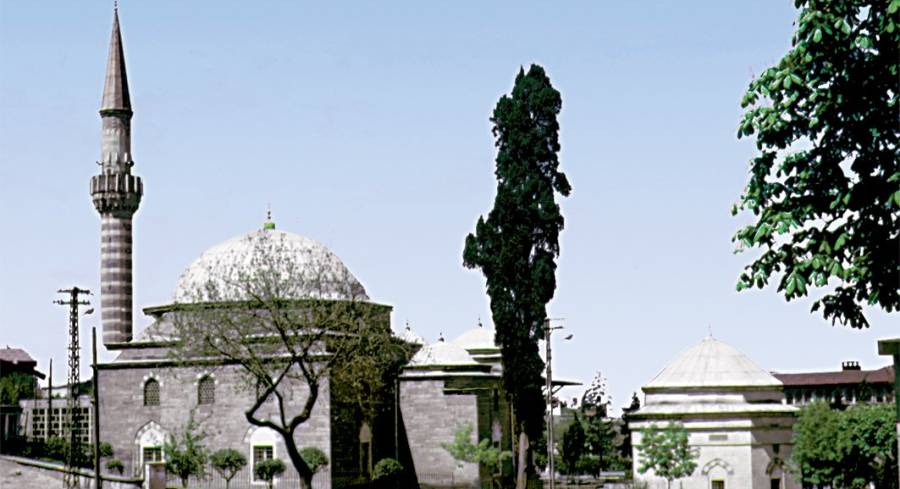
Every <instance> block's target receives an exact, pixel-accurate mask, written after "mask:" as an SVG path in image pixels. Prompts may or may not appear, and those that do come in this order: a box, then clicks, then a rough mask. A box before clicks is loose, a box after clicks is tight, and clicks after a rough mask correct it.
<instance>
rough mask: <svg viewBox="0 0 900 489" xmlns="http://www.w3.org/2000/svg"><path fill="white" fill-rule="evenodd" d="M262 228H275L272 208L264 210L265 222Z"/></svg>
mask: <svg viewBox="0 0 900 489" xmlns="http://www.w3.org/2000/svg"><path fill="white" fill-rule="evenodd" d="M263 229H275V221H273V220H272V208H271V207H269V209H268V210H266V222H264V223H263Z"/></svg>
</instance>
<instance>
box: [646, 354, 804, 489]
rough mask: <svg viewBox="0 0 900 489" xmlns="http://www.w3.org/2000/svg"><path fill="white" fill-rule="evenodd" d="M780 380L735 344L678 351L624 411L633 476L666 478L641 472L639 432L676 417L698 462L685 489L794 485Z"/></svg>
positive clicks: (791, 412) (658, 482) (659, 483)
mask: <svg viewBox="0 0 900 489" xmlns="http://www.w3.org/2000/svg"><path fill="white" fill-rule="evenodd" d="M782 389H783V385H782V383H781V381H779V380H778V379H776V378H775V377H774V376H772V375H771V374H770V373H769V372H766V371H765V370H763V369H761V368H759V367H758V366H756V365H755V364H754V363H753V362H752V361H750V360H749V359H748V358H747V357H746V356H744V355H743V354H742V353H740V352H739V351H738V350H737V349H735V348H734V347H732V346H730V345H728V344H726V343H723V342H721V341H719V340H716V339H714V338H712V337H711V336H709V337H707V338H705V339H704V340H703V341H701V342H700V343H698V344H697V345H695V346H693V347H691V348H689V349H688V350H686V351H685V352H683V353H681V354H680V355H679V356H677V357H676V358H675V359H674V360H673V361H672V362H670V363H669V364H668V365H667V366H666V367H665V368H663V370H662V371H661V372H660V373H659V374H658V375H657V376H656V377H654V378H653V379H652V380H651V381H650V382H649V383H648V384H647V385H645V386H644V387H643V391H644V395H645V402H644V405H643V406H642V407H641V408H640V409H639V410H638V411H637V412H635V413H632V414H631V415H630V416H629V418H628V419H629V428H630V429H631V436H632V446H633V460H634V478H635V479H643V480H646V481H647V482H648V483H649V484H650V487H653V488H664V487H666V481H665V480H664V479H662V478H660V477H657V476H656V475H655V474H654V473H653V472H652V471H650V472H648V473H645V474H641V473H640V472H639V467H640V465H641V460H642V459H641V452H640V445H641V440H642V433H641V430H642V429H644V428H648V427H654V426H655V427H659V428H661V427H664V426H666V425H667V424H668V423H671V422H676V423H681V424H682V425H683V426H684V428H685V429H686V430H687V432H688V434H689V443H690V446H691V448H692V449H693V450H694V451H695V453H696V455H697V458H696V463H697V468H696V470H695V471H694V472H693V474H691V475H690V476H689V477H685V478H683V479H680V484H681V487H682V488H683V489H799V488H800V484H799V483H798V482H797V481H796V480H795V479H794V477H793V475H792V474H791V472H790V471H789V470H788V469H787V466H786V461H787V460H788V459H789V458H790V453H791V447H792V444H791V431H792V427H793V423H794V418H795V413H796V411H797V408H796V407H793V406H788V405H785V404H784V402H783V391H782Z"/></svg>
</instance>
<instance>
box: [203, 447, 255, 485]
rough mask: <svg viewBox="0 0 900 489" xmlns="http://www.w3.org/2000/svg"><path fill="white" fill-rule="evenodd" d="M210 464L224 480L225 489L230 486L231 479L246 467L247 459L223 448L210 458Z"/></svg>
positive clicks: (236, 452) (240, 454)
mask: <svg viewBox="0 0 900 489" xmlns="http://www.w3.org/2000/svg"><path fill="white" fill-rule="evenodd" d="M209 460H210V462H211V463H212V466H213V468H214V469H216V472H218V473H219V475H221V476H222V478H223V479H225V489H228V486H229V485H230V484H231V479H234V476H235V475H237V473H238V472H240V470H241V469H243V468H244V466H245V465H247V457H245V456H244V454H242V453H241V452H239V451H237V450H235V449H233V448H223V449H221V450H218V451H216V452H215V453H213V454H212V456H211V457H210V459H209Z"/></svg>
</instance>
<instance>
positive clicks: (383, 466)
mask: <svg viewBox="0 0 900 489" xmlns="http://www.w3.org/2000/svg"><path fill="white" fill-rule="evenodd" d="M402 474H403V465H401V464H400V462H398V461H396V460H394V459H392V458H383V459H381V460H379V461H378V463H377V464H375V468H374V469H373V470H372V479H373V480H376V481H389V482H394V481H396V480H398V479H399V478H400V476H401V475H402Z"/></svg>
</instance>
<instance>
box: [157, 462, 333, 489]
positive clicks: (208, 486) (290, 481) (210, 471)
mask: <svg viewBox="0 0 900 489" xmlns="http://www.w3.org/2000/svg"><path fill="white" fill-rule="evenodd" d="M205 472H206V475H205V476H203V477H191V478H190V479H189V480H188V485H187V487H188V489H225V478H223V477H222V476H221V475H220V474H219V473H218V472H217V471H216V470H215V469H214V468H213V467H212V465H207V466H206V470H205ZM252 475H253V471H252V470H251V469H250V467H249V466H248V467H244V468H243V469H241V470H240V471H239V472H238V473H237V474H235V476H234V478H233V479H231V483H230V484H229V485H228V489H266V487H267V486H266V483H265V482H263V481H261V480H254V479H253V478H252ZM166 476H167V477H166V478H167V482H166V486H167V487H181V479H180V478H179V477H178V476H176V475H175V474H172V473H171V472H170V473H168V474H166ZM274 487H275V488H277V489H288V488H295V487H300V474H298V473H297V471H296V470H295V469H294V468H293V467H291V466H290V465H287V470H285V471H284V474H282V475H280V476H279V477H277V478H276V479H275V485H274ZM331 487H332V486H331V474H330V473H329V472H328V471H327V470H325V471H322V472H319V473H317V474H316V475H315V476H314V477H313V480H312V489H329V488H331Z"/></svg>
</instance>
